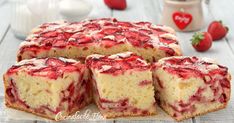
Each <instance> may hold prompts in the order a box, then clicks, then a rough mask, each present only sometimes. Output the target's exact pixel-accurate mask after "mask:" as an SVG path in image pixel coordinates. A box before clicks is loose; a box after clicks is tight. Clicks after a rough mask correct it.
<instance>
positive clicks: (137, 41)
mask: <svg viewBox="0 0 234 123" xmlns="http://www.w3.org/2000/svg"><path fill="white" fill-rule="evenodd" d="M163 34H171V35H173V36H174V32H173V31H171V29H170V28H169V27H166V26H162V25H153V24H151V23H149V22H137V23H136V22H123V21H117V20H116V19H114V18H102V19H94V20H88V21H83V22H73V23H69V22H58V23H45V24H42V25H41V26H39V27H38V28H37V29H36V30H35V31H34V32H33V33H32V34H31V35H30V36H29V37H28V38H27V39H26V41H27V42H34V43H31V44H29V43H27V44H22V45H21V49H20V51H21V52H24V51H28V50H29V51H31V50H32V51H34V53H35V54H37V52H39V50H49V49H50V48H65V47H66V46H69V45H72V46H84V45H94V46H96V45H97V46H99V45H101V46H103V47H105V48H110V47H113V46H115V45H118V44H122V43H128V44H131V45H132V46H134V47H140V48H154V47H157V48H160V49H161V50H165V51H166V52H167V54H168V55H170V56H171V55H173V54H174V52H173V48H172V47H173V46H172V45H170V46H168V44H176V45H178V41H177V39H171V38H163V37H160V35H163ZM35 43H36V46H38V47H40V48H38V49H35V50H34V49H31V48H29V47H31V46H32V45H35ZM26 47H27V48H26ZM41 47H42V48H41ZM44 47H46V48H44ZM161 47H162V48H161ZM165 47H168V48H165ZM171 48H172V49H171ZM171 50H172V51H171Z"/></svg>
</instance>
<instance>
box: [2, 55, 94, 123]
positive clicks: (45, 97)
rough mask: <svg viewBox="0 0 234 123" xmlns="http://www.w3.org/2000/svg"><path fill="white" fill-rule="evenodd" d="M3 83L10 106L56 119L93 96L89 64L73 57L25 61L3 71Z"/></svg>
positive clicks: (75, 109) (82, 105) (88, 101)
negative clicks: (87, 67)
mask: <svg viewBox="0 0 234 123" xmlns="http://www.w3.org/2000/svg"><path fill="white" fill-rule="evenodd" d="M4 85H5V104H6V106H7V107H10V108H14V109H18V110H22V111H26V112H30V113H33V114H35V115H38V116H42V117H45V118H49V119H53V120H60V118H62V117H60V116H67V115H69V114H72V113H75V112H76V111H78V110H80V109H81V108H83V107H84V106H86V105H88V104H89V103H90V102H91V99H92V96H91V91H90V90H91V89H90V88H91V87H90V84H89V82H88V71H87V69H86V66H85V65H84V64H81V63H80V62H77V61H75V60H72V59H65V58H46V59H36V58H33V59H30V60H22V61H21V62H18V63H16V64H15V65H13V66H12V67H11V68H10V69H8V71H7V72H6V73H5V74H4ZM57 114H58V115H57ZM56 115H57V116H56Z"/></svg>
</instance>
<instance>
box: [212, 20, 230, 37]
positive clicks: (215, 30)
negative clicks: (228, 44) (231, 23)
mask: <svg viewBox="0 0 234 123" xmlns="http://www.w3.org/2000/svg"><path fill="white" fill-rule="evenodd" d="M208 32H209V33H210V35H211V37H212V38H213V40H214V41H216V40H220V39H222V38H223V37H225V36H226V34H227V33H228V27H227V26H224V25H223V24H222V21H213V22H212V23H211V24H210V25H209V27H208Z"/></svg>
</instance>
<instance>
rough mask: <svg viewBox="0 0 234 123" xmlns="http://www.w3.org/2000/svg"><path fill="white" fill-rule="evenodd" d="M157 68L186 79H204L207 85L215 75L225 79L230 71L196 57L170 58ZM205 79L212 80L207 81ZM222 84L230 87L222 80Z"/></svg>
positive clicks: (160, 63)
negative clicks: (193, 77)
mask: <svg viewBox="0 0 234 123" xmlns="http://www.w3.org/2000/svg"><path fill="white" fill-rule="evenodd" d="M157 66H161V67H162V68H163V69H164V70H166V71H168V72H169V73H172V74H175V75H177V76H179V77H181V78H184V79H187V78H189V77H192V76H195V77H200V78H203V79H204V80H205V82H206V83H209V82H211V79H212V76H214V75H221V76H224V77H225V76H227V74H228V72H227V71H228V69H227V68H226V67H224V66H221V65H218V64H216V63H214V62H212V61H209V60H208V59H199V58H197V57H195V56H194V57H173V58H168V59H165V60H163V61H161V62H159V63H158V64H157V63H156V67H157ZM205 77H211V78H210V79H209V80H207V79H205ZM208 81H209V82H208ZM222 82H223V83H225V84H223V85H226V86H227V87H229V85H228V84H226V81H225V80H222Z"/></svg>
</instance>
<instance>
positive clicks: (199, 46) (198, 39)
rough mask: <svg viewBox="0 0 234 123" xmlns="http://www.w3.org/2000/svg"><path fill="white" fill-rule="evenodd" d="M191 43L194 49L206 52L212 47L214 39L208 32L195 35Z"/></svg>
mask: <svg viewBox="0 0 234 123" xmlns="http://www.w3.org/2000/svg"><path fill="white" fill-rule="evenodd" d="M191 41H192V45H193V47H194V48H195V49H196V50H197V51H199V52H204V51H206V50H208V49H210V47H211V45H212V37H211V35H210V34H209V33H208V32H197V33H195V34H194V35H193V37H192V39H191Z"/></svg>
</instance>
